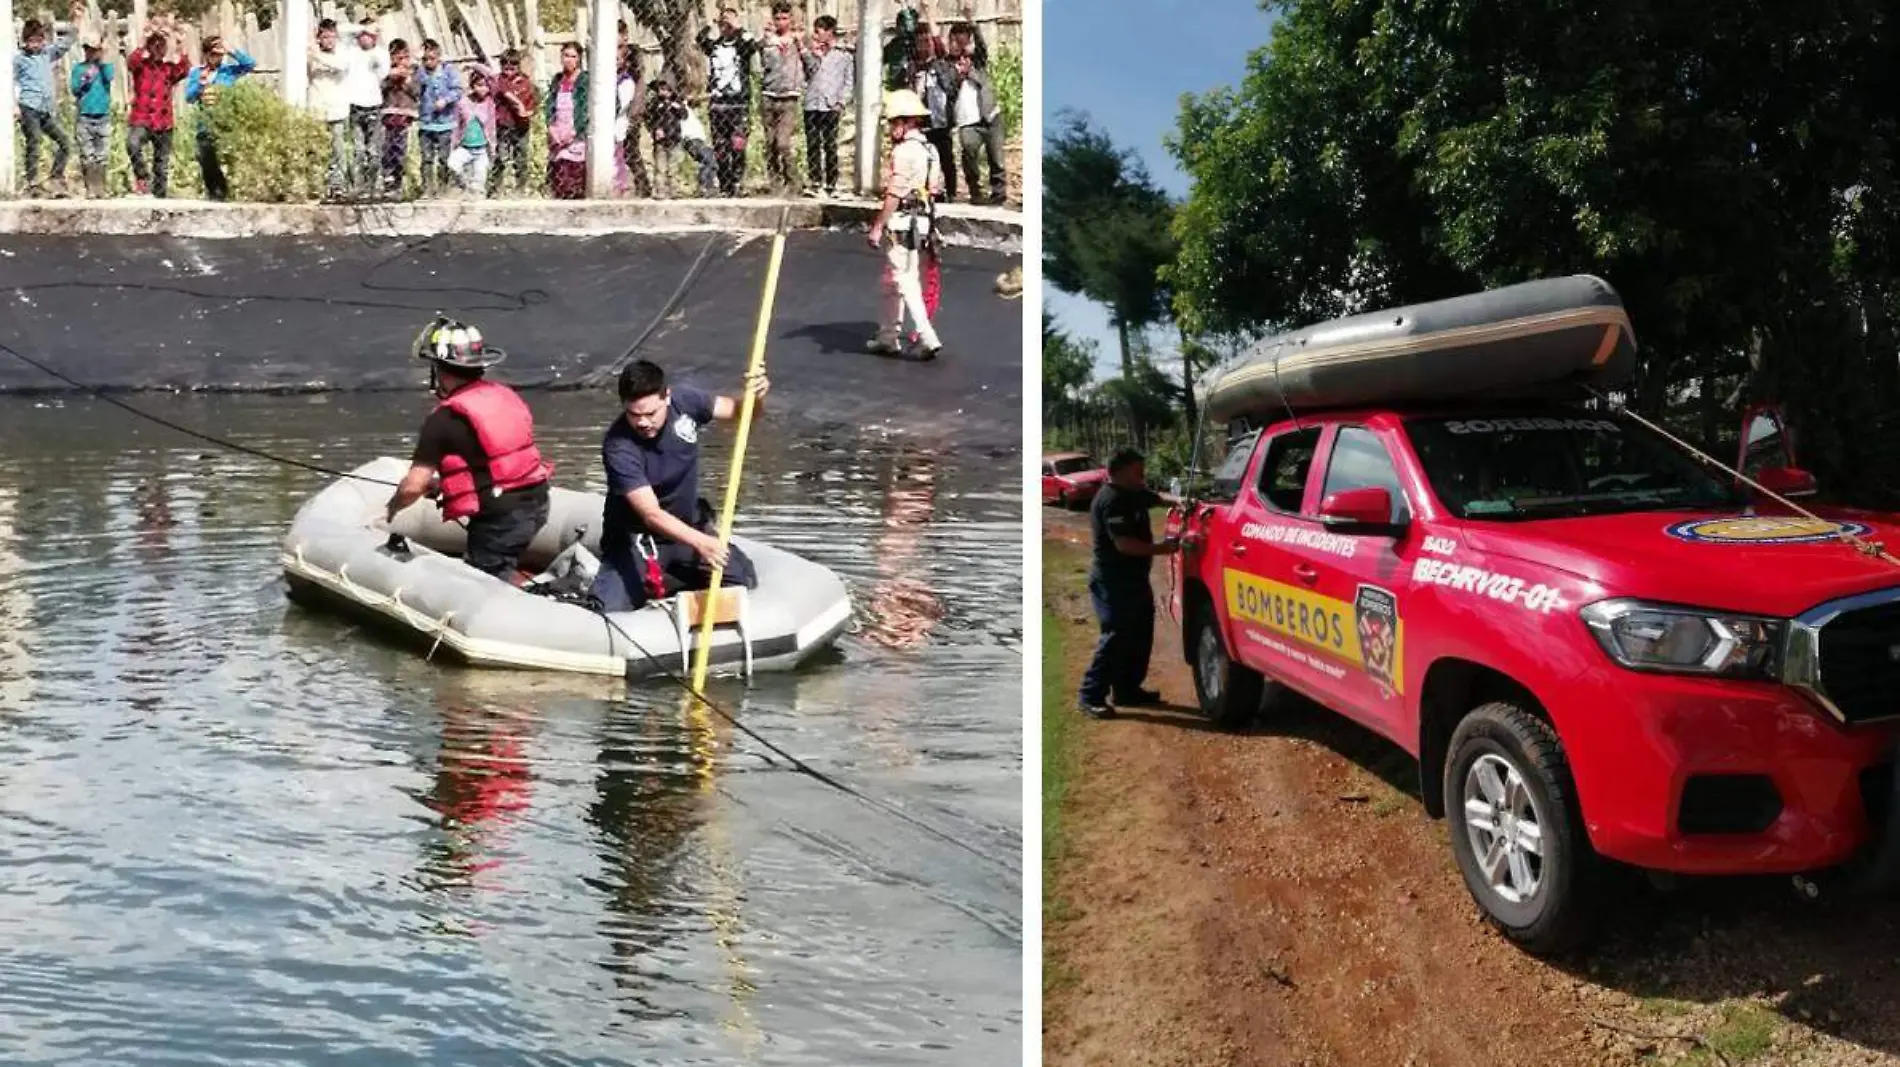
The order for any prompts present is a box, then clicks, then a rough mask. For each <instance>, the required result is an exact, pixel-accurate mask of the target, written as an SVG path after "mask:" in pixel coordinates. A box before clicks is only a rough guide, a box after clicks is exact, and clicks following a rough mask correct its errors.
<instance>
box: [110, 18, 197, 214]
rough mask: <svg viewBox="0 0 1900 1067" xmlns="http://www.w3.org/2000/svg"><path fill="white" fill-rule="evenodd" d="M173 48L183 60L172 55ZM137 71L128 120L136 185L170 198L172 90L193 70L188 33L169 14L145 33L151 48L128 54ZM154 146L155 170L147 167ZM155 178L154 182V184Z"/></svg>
mask: <svg viewBox="0 0 1900 1067" xmlns="http://www.w3.org/2000/svg"><path fill="white" fill-rule="evenodd" d="M173 52H176V53H177V58H175V59H174V58H167V57H168V56H170V55H171V54H172V53H173ZM125 67H126V69H127V70H129V71H131V72H132V107H131V110H130V111H129V112H128V113H127V114H126V120H125V126H126V129H125V154H126V155H128V156H131V157H132V189H133V191H134V192H135V193H137V194H138V195H140V196H144V195H145V194H146V193H148V192H149V193H151V194H152V195H153V196H156V197H158V198H159V199H161V200H162V199H164V198H165V194H166V193H167V192H168V191H169V176H170V174H171V167H172V127H173V125H174V123H175V122H176V119H175V118H174V116H173V111H172V91H173V88H174V87H175V86H176V85H177V84H178V83H179V82H181V81H184V80H185V75H186V74H189V73H190V72H191V61H190V60H188V59H186V58H185V44H184V37H183V35H182V34H181V33H180V31H179V29H178V27H177V25H175V24H174V23H172V22H171V21H169V20H168V19H165V18H164V17H163V16H160V17H158V18H154V19H153V20H152V23H151V26H150V28H149V29H147V30H146V31H145V47H143V48H140V49H138V50H136V51H134V52H133V53H132V54H131V55H129V56H126V57H125ZM147 145H150V146H151V148H152V166H151V170H150V171H147V170H146V168H145V147H146V146H147ZM148 182H149V184H148Z"/></svg>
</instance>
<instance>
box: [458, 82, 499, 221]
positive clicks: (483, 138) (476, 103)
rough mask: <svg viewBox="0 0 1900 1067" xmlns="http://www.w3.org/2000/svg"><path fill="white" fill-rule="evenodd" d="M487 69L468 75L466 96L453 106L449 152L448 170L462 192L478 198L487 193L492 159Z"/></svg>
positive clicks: (492, 118) (492, 103) (492, 122)
mask: <svg viewBox="0 0 1900 1067" xmlns="http://www.w3.org/2000/svg"><path fill="white" fill-rule="evenodd" d="M488 79H489V72H488V68H487V67H483V66H476V67H473V68H471V69H470V70H469V73H468V95H467V96H465V97H463V98H462V100H461V102H460V103H459V104H458V105H457V106H456V116H455V147H454V148H453V149H451V150H450V152H449V170H450V171H451V172H452V173H453V174H454V175H455V178H456V181H458V182H460V183H461V185H462V191H463V192H466V193H468V194H469V195H470V196H474V197H477V198H480V197H482V196H485V195H487V193H488V167H489V164H490V163H491V162H492V161H493V159H494V145H495V101H494V98H492V97H490V96H489V95H488Z"/></svg>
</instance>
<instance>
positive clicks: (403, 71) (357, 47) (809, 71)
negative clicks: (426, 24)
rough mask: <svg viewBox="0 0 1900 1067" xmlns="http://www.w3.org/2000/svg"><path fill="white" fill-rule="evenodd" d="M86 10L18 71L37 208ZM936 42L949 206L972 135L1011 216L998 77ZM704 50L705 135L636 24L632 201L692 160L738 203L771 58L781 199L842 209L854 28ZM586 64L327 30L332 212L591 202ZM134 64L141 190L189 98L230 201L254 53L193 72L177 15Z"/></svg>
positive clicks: (80, 95) (98, 115)
mask: <svg viewBox="0 0 1900 1067" xmlns="http://www.w3.org/2000/svg"><path fill="white" fill-rule="evenodd" d="M83 10H84V9H83V7H82V6H81V5H80V4H79V3H75V4H74V5H73V7H72V9H71V22H70V23H62V24H57V25H53V26H48V25H46V24H43V23H41V22H40V21H39V20H37V19H28V20H26V22H25V25H24V28H23V31H22V35H21V42H20V50H19V52H18V54H17V55H16V56H15V59H14V78H15V83H16V85H17V87H18V89H17V92H18V98H19V123H20V129H21V132H22V134H23V137H24V141H25V153H24V156H25V158H24V163H25V167H26V179H27V181H26V189H27V193H28V195H30V196H31V195H45V194H50V195H53V196H65V195H69V194H70V193H71V191H72V189H71V186H70V185H69V184H68V182H67V163H68V162H69V159H70V156H71V154H72V150H73V146H72V142H71V141H70V140H69V138H68V136H67V133H66V132H65V131H64V130H63V129H62V128H61V123H60V120H59V117H58V116H59V112H60V109H59V107H58V105H57V98H56V94H55V88H54V82H55V78H54V69H55V65H56V64H58V63H59V61H60V60H61V59H62V57H64V56H65V55H66V54H67V53H68V52H69V51H70V50H71V48H72V46H73V44H74V43H75V40H76V39H77V37H78V28H79V26H80V25H82V23H83ZM49 30H50V31H52V38H53V39H52V40H51V41H50V42H49V41H48V31H49ZM922 36H923V39H924V41H925V42H927V43H926V44H923V45H920V47H919V50H918V53H917V55H916V57H915V61H914V62H913V63H912V64H911V65H910V69H909V70H908V71H907V72H906V73H907V75H909V76H908V77H906V79H905V81H906V82H907V83H908V84H907V86H906V87H915V88H918V89H920V90H924V91H921V92H920V96H922V98H923V99H924V100H926V101H927V102H928V103H929V104H930V106H931V110H932V126H931V128H930V129H929V130H928V131H927V133H928V135H929V136H930V137H931V140H932V143H933V145H935V146H936V147H937V148H938V150H939V153H940V157H941V158H942V159H943V161H944V164H945V170H946V172H947V173H946V176H947V177H949V181H950V186H951V189H950V192H951V195H952V196H954V187H955V169H956V168H955V164H954V162H953V160H954V159H955V155H954V152H953V149H952V143H951V138H950V137H948V136H943V135H944V134H949V133H952V131H955V132H956V133H959V134H960V135H961V138H962V143H961V147H962V148H963V152H964V156H963V163H964V170H965V173H966V175H968V178H969V182H968V184H969V185H970V186H972V188H973V187H974V185H975V180H976V171H975V163H976V158H975V157H976V155H977V152H978V151H980V150H981V149H982V148H984V147H990V148H991V150H990V152H989V157H990V158H989V160H988V162H989V163H990V166H991V176H990V177H991V186H992V189H993V190H994V191H995V195H996V196H997V197H998V198H999V199H1000V197H1001V195H1002V188H1003V177H1002V173H1001V160H1000V136H995V137H991V136H987V135H986V134H985V133H984V132H979V131H977V130H973V129H971V128H970V127H973V126H978V125H982V126H985V127H987V126H988V125H989V124H990V123H991V122H992V121H993V119H994V112H995V110H996V109H995V101H994V93H993V91H992V90H991V89H990V88H989V83H988V81H987V76H986V75H985V74H984V72H983V70H982V67H983V65H984V64H983V62H982V61H983V59H984V58H985V57H984V55H983V47H982V42H981V38H980V37H977V36H976V35H975V31H974V29H973V27H971V26H969V24H967V23H964V24H959V25H958V26H957V27H955V28H953V30H952V33H951V37H950V41H949V43H948V46H946V45H945V43H944V42H942V41H941V40H940V39H938V38H936V37H935V36H934V35H931V34H929V33H928V32H927V31H926V33H925V34H924V35H922ZM972 42H974V43H972ZM697 43H698V45H699V47H700V48H701V49H702V50H703V51H704V52H705V53H706V55H707V57H708V66H709V78H708V85H707V95H706V102H705V105H704V112H703V114H704V116H705V118H706V120H708V121H702V118H701V114H702V113H701V112H699V111H696V110H695V108H694V107H693V106H692V105H691V104H690V103H689V102H688V101H687V100H686V99H685V98H684V97H683V96H682V95H681V94H680V93H679V92H678V91H677V90H676V88H675V87H674V85H673V84H672V82H671V81H670V80H669V79H667V78H657V79H652V80H646V79H644V78H643V77H642V74H641V69H640V57H639V54H638V51H637V49H635V48H634V47H633V46H632V45H631V44H630V42H629V41H628V36H627V25H626V23H625V22H624V21H623V22H621V24H620V42H619V48H618V52H619V55H618V56H617V57H616V60H617V61H616V79H615V85H616V92H615V108H614V116H615V117H614V129H613V145H614V154H615V160H614V164H615V166H614V171H615V181H614V187H615V191H616V193H618V194H619V195H623V196H624V195H632V196H640V197H654V196H657V197H663V198H670V197H672V196H674V195H676V193H678V192H679V191H680V189H681V184H682V183H681V182H680V180H679V179H680V167H681V165H682V163H688V164H690V167H691V172H692V174H693V178H692V179H690V180H691V181H692V184H693V186H695V187H696V191H697V193H698V195H701V196H714V195H724V196H739V195H741V181H742V179H743V177H744V174H745V169H746V154H747V148H748V145H747V134H748V131H749V129H750V120H751V115H750V110H751V106H752V103H751V102H752V100H753V99H754V93H753V84H752V75H753V69H752V68H753V62H752V61H753V60H754V58H756V59H757V60H758V68H759V73H760V78H759V85H758V93H757V99H758V100H759V101H760V105H761V108H762V112H763V113H762V115H761V116H760V118H761V125H762V127H763V130H764V133H765V142H766V144H765V163H766V167H765V170H766V173H767V179H768V183H769V185H770V187H771V189H772V191H773V192H775V193H779V194H781V195H785V194H791V193H794V192H797V191H802V192H803V193H805V194H806V195H810V196H816V195H821V194H824V195H829V194H834V193H836V192H837V191H838V190H839V171H840V166H839V160H838V132H839V126H840V124H841V120H842V118H843V115H844V111H845V109H846V108H847V107H849V106H850V104H851V100H852V97H853V94H854V83H855V66H854V58H853V54H852V51H851V48H850V45H849V44H848V43H847V42H846V41H844V40H842V39H841V38H840V35H839V30H838V25H837V20H836V19H834V18H832V17H830V16H820V17H819V18H817V19H815V20H813V22H812V25H811V28H810V32H809V34H807V33H805V32H803V31H801V30H798V29H795V28H794V27H793V19H792V6H791V4H790V3H788V2H786V0H778V2H776V3H774V4H773V7H772V15H771V21H770V25H769V27H768V29H767V31H766V32H765V33H763V34H755V33H753V32H751V31H748V30H744V29H741V28H740V26H739V13H738V11H737V9H736V8H733V7H730V6H725V7H723V8H722V9H721V11H720V13H719V16H718V22H717V25H716V26H708V27H707V28H706V29H705V30H703V31H702V33H701V35H700V37H699V39H698V42H697ZM103 44H104V42H103V41H102V40H100V39H99V38H98V37H97V36H88V37H87V38H86V39H85V40H84V41H83V42H82V45H83V47H82V53H83V57H84V58H83V60H82V61H80V62H77V63H75V64H73V66H72V69H71V73H70V77H69V79H68V80H67V84H66V86H65V88H66V89H67V90H68V91H69V92H70V93H71V95H72V98H73V100H74V104H75V112H74V113H75V115H76V118H77V124H78V129H77V133H78V154H79V174H80V178H81V180H82V182H83V184H84V191H85V194H86V195H87V196H91V197H103V196H105V195H107V188H106V172H107V163H108V151H109V146H110V144H111V121H112V118H111V116H112V95H113V94H112V86H113V84H114V79H115V78H116V77H117V76H118V70H117V67H116V65H115V64H113V63H111V62H107V61H105V59H104V58H103V52H104V49H103ZM926 49H928V51H926ZM418 51H419V55H418ZM584 55H585V53H584V50H583V49H582V47H581V46H580V45H578V44H574V43H571V42H570V43H567V44H564V45H563V46H562V47H561V51H560V59H559V67H558V69H557V70H556V71H554V72H553V73H552V74H551V75H550V76H548V77H547V78H546V80H545V81H543V82H539V83H537V80H536V79H535V78H534V77H532V76H530V74H529V73H527V72H525V71H524V70H523V67H522V56H521V54H520V53H519V52H517V51H516V50H514V49H509V50H508V51H506V52H504V53H503V54H502V56H501V57H500V63H499V70H496V69H492V68H491V67H489V66H488V65H486V64H484V63H471V64H467V65H466V66H464V67H463V68H462V69H461V70H460V71H458V70H457V69H456V67H455V66H453V65H452V64H451V63H450V62H448V61H447V60H446V59H445V57H444V56H443V54H442V47H441V44H440V43H439V42H437V41H435V40H433V39H425V40H423V41H422V42H421V43H420V48H419V49H418V50H414V51H412V49H411V46H410V44H409V42H407V41H405V40H402V39H400V38H398V39H395V40H392V41H390V42H388V44H387V46H383V45H382V44H381V41H380V34H379V31H378V28H377V26H376V24H375V22H374V21H373V20H370V19H365V20H364V21H363V22H361V23H360V24H358V25H356V26H354V27H352V28H351V33H350V34H349V36H348V38H347V39H346V38H344V36H343V33H342V29H341V28H340V27H339V26H338V25H337V23H336V21H335V20H333V19H328V18H326V19H323V20H322V21H321V22H320V23H319V24H318V26H317V31H316V34H315V39H314V41H313V42H312V43H311V44H310V46H309V50H308V75H309V89H308V96H307V101H306V102H307V107H308V108H309V110H310V111H311V112H312V113H313V114H314V115H315V116H316V117H317V118H319V119H320V120H322V121H323V122H324V124H325V125H326V126H327V128H328V130H329V148H330V162H329V168H328V174H327V179H326V183H325V184H326V187H327V189H326V191H327V193H328V195H329V196H330V198H332V199H348V200H360V199H381V198H392V197H394V198H401V197H404V196H407V195H409V194H410V193H411V192H412V191H413V193H414V194H415V195H419V196H422V197H432V196H437V195H441V194H443V193H446V192H450V191H451V190H455V191H459V192H461V193H462V194H464V195H473V196H502V195H508V196H523V195H528V194H529V193H530V192H531V191H533V190H537V189H538V191H541V192H544V193H545V194H546V195H551V196H553V197H556V198H561V199H579V198H581V197H583V196H585V194H586V157H587V126H588V118H589V115H590V111H589V107H588V100H587V97H588V90H589V77H588V74H587V71H586V66H585V62H584ZM972 59H974V64H975V65H974V66H973V65H972ZM124 63H125V74H126V77H127V81H128V85H129V90H130V97H129V106H128V110H127V115H126V152H127V155H128V156H129V157H130V158H129V162H130V163H131V170H132V181H133V192H134V193H135V194H136V195H151V196H157V197H164V196H167V195H168V193H169V185H170V182H169V163H170V160H171V153H172V134H173V132H174V125H175V112H174V103H173V101H174V98H175V92H176V89H177V87H178V86H179V85H180V84H181V83H182V84H183V86H184V99H185V101H186V102H187V103H190V104H193V105H197V108H198V120H197V122H196V123H194V128H193V130H192V136H193V142H194V147H195V153H194V155H195V157H196V160H197V162H198V166H199V170H200V173H201V175H202V177H203V185H204V189H205V194H206V196H208V197H209V198H211V199H214V200H223V199H227V198H228V197H229V195H230V183H229V181H228V180H227V178H226V174H225V167H226V164H227V160H226V159H225V158H224V155H223V154H222V153H221V151H220V147H219V145H218V138H217V134H216V131H215V130H214V129H213V127H212V125H211V124H210V123H209V122H208V121H207V120H206V118H205V112H206V110H207V109H208V108H209V107H210V105H212V104H213V103H214V102H215V101H216V100H217V97H218V94H219V92H220V91H221V90H222V89H225V88H228V87H229V86H231V85H232V84H234V83H235V82H237V81H239V80H240V79H243V78H244V77H246V76H248V75H250V74H251V73H252V72H253V71H254V70H255V69H256V63H255V62H254V61H253V60H252V59H251V57H250V56H248V55H246V54H245V53H244V52H243V51H242V50H230V49H227V48H226V46H225V44H224V42H223V40H222V39H221V38H219V37H216V36H212V37H207V38H205V39H204V41H203V43H202V45H201V47H200V55H199V56H198V62H196V63H193V62H192V61H191V59H190V58H189V57H188V56H187V55H186V52H185V44H184V34H183V32H182V30H181V28H180V27H179V26H178V24H177V23H176V22H174V21H172V20H170V19H168V18H167V17H165V16H162V15H161V16H158V17H155V18H153V19H152V20H150V21H149V22H148V24H147V27H146V32H145V36H144V40H143V42H142V43H141V45H140V47H138V48H137V49H134V50H133V51H132V52H131V53H129V54H128V55H126V56H125V57H124ZM537 112H538V113H539V115H540V118H541V119H542V121H543V123H544V124H545V128H546V139H547V144H546V147H547V169H546V171H545V172H544V173H542V174H539V175H531V174H530V173H529V164H528V156H529V152H528V136H529V131H530V128H531V127H532V125H533V123H534V120H535V116H536V114H537ZM801 117H802V119H803V122H802V127H803V132H804V141H805V149H806V151H805V155H806V161H805V162H806V166H805V168H804V170H805V173H804V181H803V183H802V188H801V184H800V182H799V181H798V175H797V171H798V167H797V164H796V148H795V139H794V138H795V133H796V132H797V130H798V128H799V126H800V125H801V123H800V122H799V121H798V120H799V118H801ZM966 120H967V122H966ZM997 125H998V126H1000V124H997ZM708 126H710V132H709V130H708ZM412 131H413V132H412ZM641 134H644V135H645V139H647V140H648V141H649V143H650V145H651V149H652V161H653V166H652V169H651V173H650V174H649V170H648V167H647V165H646V162H645V157H644V154H643V153H642V151H641V150H640V148H641V146H640V143H639V142H640V140H641ZM43 143H50V145H51V149H52V151H51V160H50V164H51V165H50V167H49V168H48V170H47V173H46V176H45V178H44V179H42V178H41V177H40V172H39V164H40V162H41V155H42V146H43ZM992 145H993V146H994V147H992ZM412 146H413V148H412ZM412 150H414V151H416V152H417V153H418V154H419V160H418V162H419V164H420V165H419V167H418V172H419V178H418V181H417V183H416V187H415V188H414V189H413V190H408V189H405V188H404V180H405V174H406V171H407V168H408V163H409V159H408V157H409V154H410V152H411V151H412ZM148 157H149V162H148ZM972 199H976V198H975V197H972Z"/></svg>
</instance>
